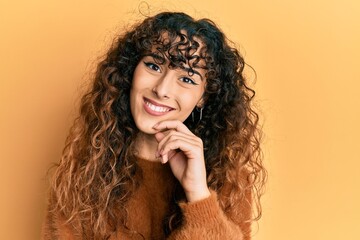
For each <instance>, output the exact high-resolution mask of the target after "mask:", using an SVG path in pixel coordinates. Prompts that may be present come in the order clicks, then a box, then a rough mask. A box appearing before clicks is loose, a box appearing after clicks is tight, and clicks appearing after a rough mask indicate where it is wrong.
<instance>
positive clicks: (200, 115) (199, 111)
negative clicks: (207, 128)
mask: <svg viewBox="0 0 360 240" xmlns="http://www.w3.org/2000/svg"><path fill="white" fill-rule="evenodd" d="M195 109H196V111H197V112H198V113H199V120H198V121H197V122H200V121H201V119H202V114H203V109H204V107H201V108H198V107H195ZM191 119H192V121H193V122H195V110H193V111H192V112H191Z"/></svg>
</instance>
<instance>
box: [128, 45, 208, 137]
mask: <svg viewBox="0 0 360 240" xmlns="http://www.w3.org/2000/svg"><path fill="white" fill-rule="evenodd" d="M199 49H200V48H199ZM158 62H159V61H156V60H155V59H154V57H153V56H145V57H144V58H142V59H141V60H140V62H139V63H138V65H137V66H136V68H135V72H134V76H133V81H132V88H131V90H130V108H131V113H132V116H133V118H134V120H135V124H136V126H137V127H138V129H139V130H140V131H141V132H143V133H147V134H154V133H155V130H154V129H153V126H154V125H155V124H156V123H158V122H160V121H164V120H180V121H182V122H183V121H185V120H186V119H187V117H188V116H189V115H190V114H191V112H192V111H193V109H194V108H195V106H198V107H201V106H202V105H203V103H202V96H203V93H204V90H205V83H206V79H205V70H204V69H201V68H193V70H194V71H193V72H194V74H191V75H189V73H188V71H187V70H186V69H181V68H171V69H170V68H169V67H168V66H169V60H168V59H166V61H165V62H164V63H162V64H159V63H158ZM190 64H191V62H190ZM185 68H189V66H185Z"/></svg>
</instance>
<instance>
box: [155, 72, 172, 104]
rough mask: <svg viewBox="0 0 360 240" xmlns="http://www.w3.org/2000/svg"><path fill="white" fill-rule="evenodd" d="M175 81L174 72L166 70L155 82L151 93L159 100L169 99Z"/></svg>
mask: <svg viewBox="0 0 360 240" xmlns="http://www.w3.org/2000/svg"><path fill="white" fill-rule="evenodd" d="M175 80H176V72H175V71H174V70H171V69H167V70H166V71H165V72H164V74H163V75H162V76H161V77H160V78H159V79H158V81H157V82H156V85H155V86H154V88H153V89H152V91H153V93H154V94H155V95H156V96H157V97H158V98H159V99H168V98H170V97H171V96H172V92H173V91H174V83H175Z"/></svg>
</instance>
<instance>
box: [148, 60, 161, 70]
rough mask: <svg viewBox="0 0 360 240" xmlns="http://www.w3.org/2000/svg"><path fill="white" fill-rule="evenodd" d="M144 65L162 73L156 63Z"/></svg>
mask: <svg viewBox="0 0 360 240" xmlns="http://www.w3.org/2000/svg"><path fill="white" fill-rule="evenodd" d="M144 64H145V65H146V66H147V67H148V68H150V69H151V70H154V71H156V72H161V71H160V70H161V69H160V67H159V66H158V65H156V64H155V63H152V62H144Z"/></svg>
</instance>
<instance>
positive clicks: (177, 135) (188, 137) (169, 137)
mask: <svg viewBox="0 0 360 240" xmlns="http://www.w3.org/2000/svg"><path fill="white" fill-rule="evenodd" d="M175 140H184V141H188V142H191V143H193V144H194V145H198V144H199V142H200V141H199V140H200V139H199V138H197V137H196V136H194V135H187V134H184V133H180V132H176V131H171V132H170V133H169V134H168V135H166V136H164V137H163V138H162V139H161V141H160V142H159V144H158V150H159V151H160V150H162V148H163V146H164V145H166V144H167V143H168V142H170V141H175Z"/></svg>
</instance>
